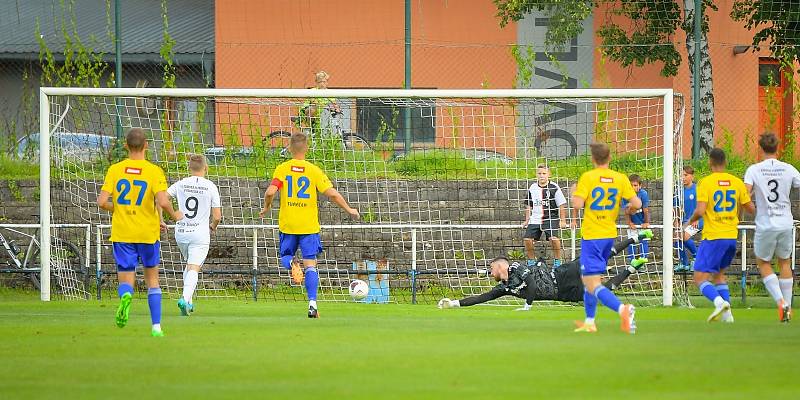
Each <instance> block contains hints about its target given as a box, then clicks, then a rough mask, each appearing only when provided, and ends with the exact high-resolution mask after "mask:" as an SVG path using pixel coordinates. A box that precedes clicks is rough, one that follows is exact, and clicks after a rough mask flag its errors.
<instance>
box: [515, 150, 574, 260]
mask: <svg viewBox="0 0 800 400" xmlns="http://www.w3.org/2000/svg"><path fill="white" fill-rule="evenodd" d="M566 204H567V198H566V197H564V192H562V191H561V188H560V187H558V185H556V184H555V183H553V182H550V167H548V166H547V165H545V164H539V165H538V166H537V167H536V182H534V183H533V184H532V185H531V187H530V188H528V195H527V198H526V199H525V221H523V222H522V227H523V228H525V235H524V236H523V239H522V242H523V244H524V245H525V255H526V256H527V257H528V265H533V264H535V262H536V261H535V260H534V259H535V258H536V250H535V247H534V246H535V245H536V241H537V240H539V239H541V238H542V236H544V239H545V240H549V241H550V243H551V244H552V246H553V268H555V267H558V266H559V265H561V238H560V235H559V233H560V228H566V227H567V208H566Z"/></svg>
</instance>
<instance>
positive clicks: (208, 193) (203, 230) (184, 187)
mask: <svg viewBox="0 0 800 400" xmlns="http://www.w3.org/2000/svg"><path fill="white" fill-rule="evenodd" d="M167 193H169V195H170V196H172V197H173V198H175V199H177V200H178V208H179V209H180V210H181V212H183V219H182V220H180V221H178V222H177V223H176V224H175V241H176V242H178V243H192V244H210V242H211V235H210V232H209V230H210V228H209V226H208V225H209V218H210V217H211V208H218V207H222V202H221V201H220V198H219V189H217V185H215V184H214V182H211V181H210V180H208V179H206V178H203V177H200V176H190V177H188V178H183V179H181V180H179V181H178V182H175V183H174V184H173V185H172V186H170V187H169V189H167Z"/></svg>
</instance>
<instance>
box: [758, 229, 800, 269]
mask: <svg viewBox="0 0 800 400" xmlns="http://www.w3.org/2000/svg"><path fill="white" fill-rule="evenodd" d="M792 231H793V229H789V230H785V231H760V230H758V229H756V235H755V237H753V251H754V252H755V253H756V257H758V258H759V259H760V260H764V261H772V257H777V258H780V259H783V260H787V259H789V258H790V257H791V256H792V247H794V242H792Z"/></svg>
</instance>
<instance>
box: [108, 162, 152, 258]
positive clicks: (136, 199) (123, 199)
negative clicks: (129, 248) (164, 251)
mask: <svg viewBox="0 0 800 400" xmlns="http://www.w3.org/2000/svg"><path fill="white" fill-rule="evenodd" d="M100 190H102V191H104V192H108V193H111V201H112V202H113V203H114V212H113V214H112V215H111V241H112V242H120V243H146V244H152V243H155V242H156V241H158V240H159V239H160V238H161V227H160V223H159V219H158V214H156V201H155V196H156V193H158V192H163V191H165V190H167V178H166V177H165V176H164V171H163V170H161V168H160V167H158V166H157V165H155V164H153V163H151V162H149V161H147V160H131V159H126V160H122V161H120V162H118V163H116V164H114V165H112V166H110V167H108V172H106V178H105V181H104V182H103V188H102V189H100Z"/></svg>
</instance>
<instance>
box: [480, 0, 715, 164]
mask: <svg viewBox="0 0 800 400" xmlns="http://www.w3.org/2000/svg"><path fill="white" fill-rule="evenodd" d="M493 1H494V4H495V6H496V7H497V14H496V15H497V17H498V18H499V19H500V26H505V25H506V24H507V23H508V22H509V21H519V20H520V19H522V18H524V17H525V15H526V14H528V13H530V12H532V11H539V12H542V13H544V14H546V15H549V16H550V19H551V21H558V23H557V24H555V23H551V24H550V26H549V28H548V32H547V34H546V39H545V45H546V46H547V47H548V48H559V47H561V46H563V45H564V44H565V43H567V42H568V41H569V40H570V39H572V38H574V37H576V36H577V35H578V34H580V33H582V32H583V24H582V22H583V21H584V20H585V19H586V18H587V17H588V16H589V15H591V13H592V12H593V11H594V10H595V9H596V8H598V7H599V6H601V5H608V6H609V7H608V10H609V11H608V15H607V16H606V18H605V20H604V23H603V24H602V25H601V26H600V28H599V29H598V31H597V34H598V36H600V38H601V39H602V50H603V52H604V54H605V55H606V56H607V57H608V58H609V59H611V60H614V61H616V62H619V63H620V64H621V65H622V66H624V67H629V66H631V65H636V66H643V65H646V64H651V63H654V62H662V63H663V67H662V68H661V75H663V76H675V75H676V74H677V73H678V68H679V67H680V65H681V56H680V53H679V52H678V50H677V48H676V47H675V43H674V42H673V40H672V39H673V37H674V36H675V35H676V34H677V31H678V29H679V28H680V29H682V30H683V31H684V32H685V34H686V48H687V51H688V54H689V60H688V61H689V62H688V66H689V71H690V76H691V81H690V84H691V85H694V79H695V77H694V74H693V71H694V62H695V60H694V45H695V39H694V30H693V26H694V23H693V22H694V15H695V13H694V11H695V10H694V0H493ZM703 7H704V9H705V10H708V9H712V10H716V9H717V8H716V6H715V5H714V3H713V0H703ZM682 11H683V13H682ZM623 23H625V25H624V26H623V25H622V24H623ZM708 29H709V26H708V17H707V13H705V12H704V13H703V23H702V37H701V38H700V46H701V47H700V51H701V63H702V64H701V68H700V77H699V83H700V96H699V103H700V112H701V113H700V115H701V118H700V131H699V132H698V134H699V137H700V145H701V147H702V148H703V149H705V150H709V149H711V148H712V147H714V92H713V84H712V78H711V58H710V57H709V52H708V40H707V33H708Z"/></svg>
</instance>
